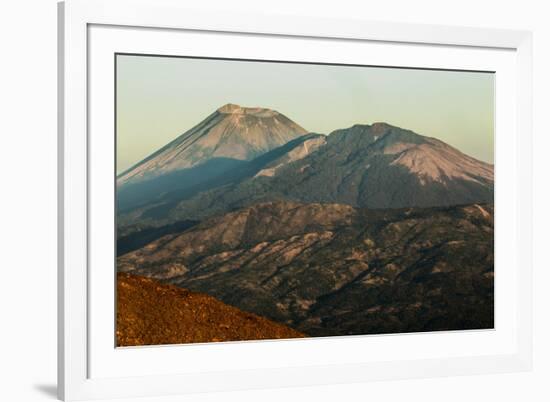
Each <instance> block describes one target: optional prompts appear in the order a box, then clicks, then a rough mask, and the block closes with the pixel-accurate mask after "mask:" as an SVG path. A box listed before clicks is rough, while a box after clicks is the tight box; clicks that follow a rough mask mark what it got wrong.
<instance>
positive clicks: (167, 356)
mask: <svg viewBox="0 0 550 402" xmlns="http://www.w3.org/2000/svg"><path fill="white" fill-rule="evenodd" d="M59 45H60V46H59V48H60V52H59V183H60V185H59V244H60V248H59V387H58V389H59V396H60V398H62V399H64V400H79V399H94V398H108V397H110V398H115V397H138V396H161V395H168V394H178V393H191V392H208V391H221V390H228V391H229V390H237V389H252V388H266V387H280V386H285V387H288V386H298V385H315V384H329V383H345V382H359V381H369V380H380V379H401V378H415V377H430V376H441V375H445V376H448V375H464V374H476V373H479V374H482V373H499V372H510V371H521V370H529V369H530V368H531V360H532V351H531V224H532V217H531V177H532V173H531V146H532V143H531V34H530V33H529V32H522V31H508V30H494V29H480V28H463V27H444V26H427V25H408V24H400V23H390V22H388V23H382V22H368V21H362V20H350V21H342V20H321V19H314V18H308V17H299V18H298V17H290V16H287V17H285V16H275V15H243V14H232V15H227V13H225V12H224V13H223V14H222V13H219V14H217V13H203V12H200V11H197V10H189V9H186V8H185V7H184V3H183V2H181V1H171V0H155V1H153V0H134V1H124V0H117V1H113V0H110V1H107V0H96V1H89V0H69V1H65V2H64V3H60V4H59Z"/></svg>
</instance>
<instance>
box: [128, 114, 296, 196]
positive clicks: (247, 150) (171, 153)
mask: <svg viewBox="0 0 550 402" xmlns="http://www.w3.org/2000/svg"><path fill="white" fill-rule="evenodd" d="M305 133H306V130H304V129H303V128H302V127H300V126H299V125H298V124H296V123H294V122H293V121H292V120H290V119H289V118H288V117H286V116H284V115H282V114H280V113H279V112H277V111H274V110H270V109H264V108H247V107H241V106H238V105H232V104H227V105H225V106H222V107H220V108H219V109H218V110H216V111H215V112H214V113H212V114H211V115H210V116H208V117H207V118H206V119H204V120H203V121H202V122H200V123H199V124H197V125H196V126H195V127H193V128H192V129H190V130H189V131H187V132H185V133H184V134H182V135H180V136H179V137H178V138H176V139H175V140H173V141H172V142H170V143H169V144H167V145H166V146H164V147H162V148H161V149H159V150H158V151H156V152H155V153H153V154H152V155H150V156H149V157H147V158H146V159H144V160H143V161H141V162H139V163H138V164H137V165H135V166H133V167H132V168H130V169H129V170H127V171H126V172H124V173H122V174H121V175H119V177H118V178H117V185H119V186H120V185H123V184H127V183H136V182H140V181H143V180H149V179H152V178H155V177H158V176H162V175H165V174H168V173H173V172H176V171H179V170H182V169H188V168H191V167H194V166H197V165H200V164H202V163H204V162H206V161H208V160H211V159H216V158H219V159H231V160H250V159H253V158H255V157H257V156H259V155H261V154H263V153H265V152H267V151H269V150H271V149H273V148H276V147H278V146H280V145H283V144H285V143H287V142H288V141H290V140H292V139H294V138H296V137H298V136H300V135H303V134H305Z"/></svg>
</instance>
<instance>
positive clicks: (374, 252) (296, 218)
mask: <svg viewBox="0 0 550 402" xmlns="http://www.w3.org/2000/svg"><path fill="white" fill-rule="evenodd" d="M493 219H494V218H493V205H492V204H472V205H465V206H464V205H463V206H451V207H438V208H405V209H398V210H369V209H361V208H354V207H351V206H349V205H344V204H320V203H309V204H302V203H295V202H286V201H279V202H267V203H261V204H256V205H254V206H251V207H247V208H243V209H239V210H237V211H233V212H230V213H227V214H225V215H223V216H218V217H213V218H209V219H206V220H205V221H203V222H201V223H200V224H198V225H196V226H193V227H191V228H190V229H187V230H184V231H182V232H179V233H172V234H169V235H166V236H163V237H161V238H159V239H157V240H155V241H153V242H151V243H149V244H147V245H146V246H144V247H142V248H140V249H138V250H135V251H132V252H130V253H127V254H125V255H122V256H120V257H119V258H118V269H119V271H120V272H126V273H132V274H137V275H142V276H147V277H150V278H154V279H157V280H161V281H162V282H165V283H170V284H174V285H177V286H179V287H182V288H185V289H190V290H192V291H197V292H205V293H208V294H209V295H211V296H214V297H215V298H217V299H219V300H221V301H222V302H224V303H227V304H229V305H232V306H235V307H237V308H239V309H241V310H243V311H247V312H251V313H254V314H258V315H261V316H263V317H266V318H268V319H270V320H274V321H276V322H279V323H283V324H285V325H287V326H289V327H291V328H293V329H295V330H297V331H299V332H302V333H304V334H306V335H309V336H329V335H349V334H372V333H390V332H413V331H427V330H453V329H469V328H476V329H479V328H492V327H493V309H494V306H493V293H494V290H493V275H494V270H493V224H494V221H493ZM159 300H161V298H159ZM159 302H160V301H159Z"/></svg>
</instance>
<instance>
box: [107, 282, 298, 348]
mask: <svg viewBox="0 0 550 402" xmlns="http://www.w3.org/2000/svg"><path fill="white" fill-rule="evenodd" d="M116 335H117V346H139V345H161V344H179V343H191V342H227V341H244V340H258V339H281V338H302V337H304V335H303V334H301V333H299V332H297V331H295V330H293V329H291V328H288V327H286V326H284V325H281V324H277V323H275V322H273V321H270V320H268V319H266V318H263V317H259V316H257V315H254V314H251V313H247V312H244V311H241V310H239V309H237V308H235V307H232V306H228V305H227V304H225V303H222V302H220V301H219V300H216V299H215V298H213V297H211V296H208V295H205V294H201V293H195V292H190V291H188V290H185V289H181V288H177V287H175V286H170V285H164V284H161V283H159V282H158V281H154V280H151V279H147V278H143V277H139V276H135V275H129V274H118V276H117V326H116Z"/></svg>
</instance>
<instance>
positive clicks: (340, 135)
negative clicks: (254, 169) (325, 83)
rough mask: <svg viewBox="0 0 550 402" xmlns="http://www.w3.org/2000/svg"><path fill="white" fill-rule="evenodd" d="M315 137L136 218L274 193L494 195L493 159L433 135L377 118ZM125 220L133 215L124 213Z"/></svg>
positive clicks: (303, 196)
mask: <svg viewBox="0 0 550 402" xmlns="http://www.w3.org/2000/svg"><path fill="white" fill-rule="evenodd" d="M315 141H317V143H316V147H315V151H314V152H309V153H306V154H305V155H304V156H303V157H302V156H300V157H295V158H292V157H290V156H288V157H287V160H285V163H276V164H275V165H273V166H271V165H269V166H266V167H265V168H263V170H261V171H259V172H258V173H257V174H255V177H249V176H245V177H242V178H241V179H240V180H239V181H236V182H231V183H228V184H225V185H221V186H219V187H217V188H211V189H210V190H208V191H204V192H201V193H198V194H194V195H193V196H190V197H182V198H180V200H179V201H178V200H177V197H176V198H172V199H170V200H169V201H167V200H160V201H159V204H158V205H155V206H154V207H153V206H151V207H149V208H147V207H145V208H143V209H142V210H141V211H138V212H136V213H135V214H134V215H132V216H131V220H132V221H134V222H135V221H141V222H143V223H145V224H151V225H163V224H168V223H171V222H174V221H178V220H182V219H198V220H201V219H204V218H207V217H209V216H212V215H215V214H222V213H225V212H227V211H230V210H233V209H236V208H241V207H244V206H249V205H253V204H254V203H257V202H265V201H276V200H289V201H296V202H321V203H341V204H348V205H351V206H354V207H367V208H376V209H380V208H404V207H432V206H449V205H460V204H470V203H476V202H492V200H493V188H494V179H493V166H492V165H490V164H487V163H484V162H481V161H478V160H476V159H474V158H471V157H469V156H467V155H465V154H463V153H461V152H460V151H458V150H456V149H455V148H453V147H451V146H449V145H447V144H445V143H443V142H441V141H439V140H436V139H434V138H430V137H425V136H422V135H419V134H416V133H414V132H412V131H409V130H404V129H401V128H398V127H394V126H391V125H388V124H385V123H376V124H373V125H371V126H369V125H355V126H353V127H351V128H349V129H343V130H337V131H335V132H333V133H331V134H330V135H329V136H327V137H323V138H318V139H315ZM272 152H276V150H274V151H272ZM297 153H298V152H297ZM298 154H299V153H298ZM260 158H261V157H260ZM253 162H254V161H252V162H251V163H253ZM274 166H276V168H274ZM125 221H129V219H126V220H125V219H124V217H122V220H121V222H122V223H123V224H124V222H125Z"/></svg>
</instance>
